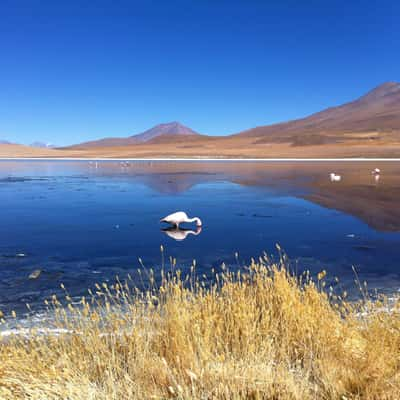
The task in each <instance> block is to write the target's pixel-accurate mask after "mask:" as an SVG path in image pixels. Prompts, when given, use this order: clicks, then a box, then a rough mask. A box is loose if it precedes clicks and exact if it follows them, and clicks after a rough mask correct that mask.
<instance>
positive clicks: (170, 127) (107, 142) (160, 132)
mask: <svg viewBox="0 0 400 400" xmlns="http://www.w3.org/2000/svg"><path fill="white" fill-rule="evenodd" d="M195 136H198V137H202V136H203V135H201V134H200V133H197V132H195V131H194V130H193V129H190V128H188V127H187V126H185V125H182V124H181V123H179V122H176V121H174V122H169V123H164V124H159V125H156V126H154V127H153V128H150V129H148V130H147V131H144V132H142V133H139V134H137V135H133V136H129V137H127V138H118V137H115V138H112V137H110V138H104V139H99V140H93V141H90V142H84V143H80V144H77V145H74V146H71V147H74V148H90V147H109V146H128V145H133V144H140V143H146V142H150V141H152V140H156V139H158V138H161V137H162V138H163V141H168V139H169V138H170V139H171V140H175V139H176V138H182V139H183V138H185V137H186V138H187V137H195Z"/></svg>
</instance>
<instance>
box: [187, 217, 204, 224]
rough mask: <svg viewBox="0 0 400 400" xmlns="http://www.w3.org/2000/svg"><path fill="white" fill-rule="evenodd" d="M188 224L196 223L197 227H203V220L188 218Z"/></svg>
mask: <svg viewBox="0 0 400 400" xmlns="http://www.w3.org/2000/svg"><path fill="white" fill-rule="evenodd" d="M186 222H196V225H197V226H201V225H202V224H201V219H200V218H197V217H194V218H188V219H187V220H186Z"/></svg>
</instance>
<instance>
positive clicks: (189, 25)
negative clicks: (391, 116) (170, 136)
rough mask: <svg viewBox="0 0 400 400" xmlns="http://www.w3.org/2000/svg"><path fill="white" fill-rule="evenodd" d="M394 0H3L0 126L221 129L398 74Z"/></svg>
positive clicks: (53, 130) (399, 16) (19, 130)
mask: <svg viewBox="0 0 400 400" xmlns="http://www.w3.org/2000/svg"><path fill="white" fill-rule="evenodd" d="M399 3H400V2H398V1H395V0H394V1H385V0H383V1H382V0H381V1H368V0H364V1H350V0H347V1H328V0H320V1H298V0H297V1H295V0H293V1H284V0H282V1H267V0H260V1H251V0H247V1H245V0H243V1H233V0H231V1H225V0H210V1H207V0H180V1H178V0H160V1H156V0H154V1H152V0H147V1H146V0H142V1H135V0H131V1H118V0H114V1H96V0H92V1H82V0H80V1H75V0H68V1H60V0H56V1H55V0H41V1H39V0H30V1H29V0H26V1H19V0H2V1H1V2H0V18H1V20H0V21H1V22H0V139H7V140H10V141H14V142H19V143H30V142H32V141H34V140H41V141H48V142H52V143H55V144H58V145H65V144H70V143H77V142H81V141H85V140H91V139H97V138H100V137H105V136H129V135H132V134H135V133H139V132H141V131H143V130H145V129H148V128H150V127H151V126H153V125H155V124H157V123H160V122H168V121H173V120H178V121H180V122H182V123H184V124H186V125H188V126H190V127H191V128H193V129H194V130H196V131H199V132H201V133H206V134H215V135H226V134H229V133H234V132H239V131H241V130H244V129H246V128H251V127H254V126H257V125H265V124H270V123H274V122H278V121H282V120H288V119H293V118H297V117H302V116H305V115H307V114H310V113H313V112H315V111H318V110H320V109H323V108H325V107H328V106H332V105H336V104H340V103H343V102H346V101H349V100H352V99H354V98H356V97H358V96H360V95H362V94H363V93H364V92H366V91H368V90H370V89H372V88H373V87H374V86H377V85H379V84H380V83H383V82H385V81H399V80H400V24H399V20H400V4H399Z"/></svg>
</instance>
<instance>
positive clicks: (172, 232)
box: [162, 226, 201, 242]
mask: <svg viewBox="0 0 400 400" xmlns="http://www.w3.org/2000/svg"><path fill="white" fill-rule="evenodd" d="M162 231H163V232H164V233H165V234H166V235H168V236H169V237H170V238H172V239H175V240H177V241H178V242H180V241H182V240H185V239H186V238H187V237H188V236H189V235H194V236H197V235H200V233H201V226H198V227H197V229H196V230H195V231H193V230H191V229H179V228H175V227H174V226H170V227H169V228H165V229H163V230H162Z"/></svg>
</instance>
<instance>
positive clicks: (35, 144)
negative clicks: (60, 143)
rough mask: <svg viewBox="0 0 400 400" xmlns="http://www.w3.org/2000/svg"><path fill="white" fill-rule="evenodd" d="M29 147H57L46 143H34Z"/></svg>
mask: <svg viewBox="0 0 400 400" xmlns="http://www.w3.org/2000/svg"><path fill="white" fill-rule="evenodd" d="M29 146H31V147H37V148H39V149H54V148H55V147H56V146H55V145H54V144H51V143H44V142H38V141H37V142H33V143H31V144H30V145H29Z"/></svg>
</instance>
